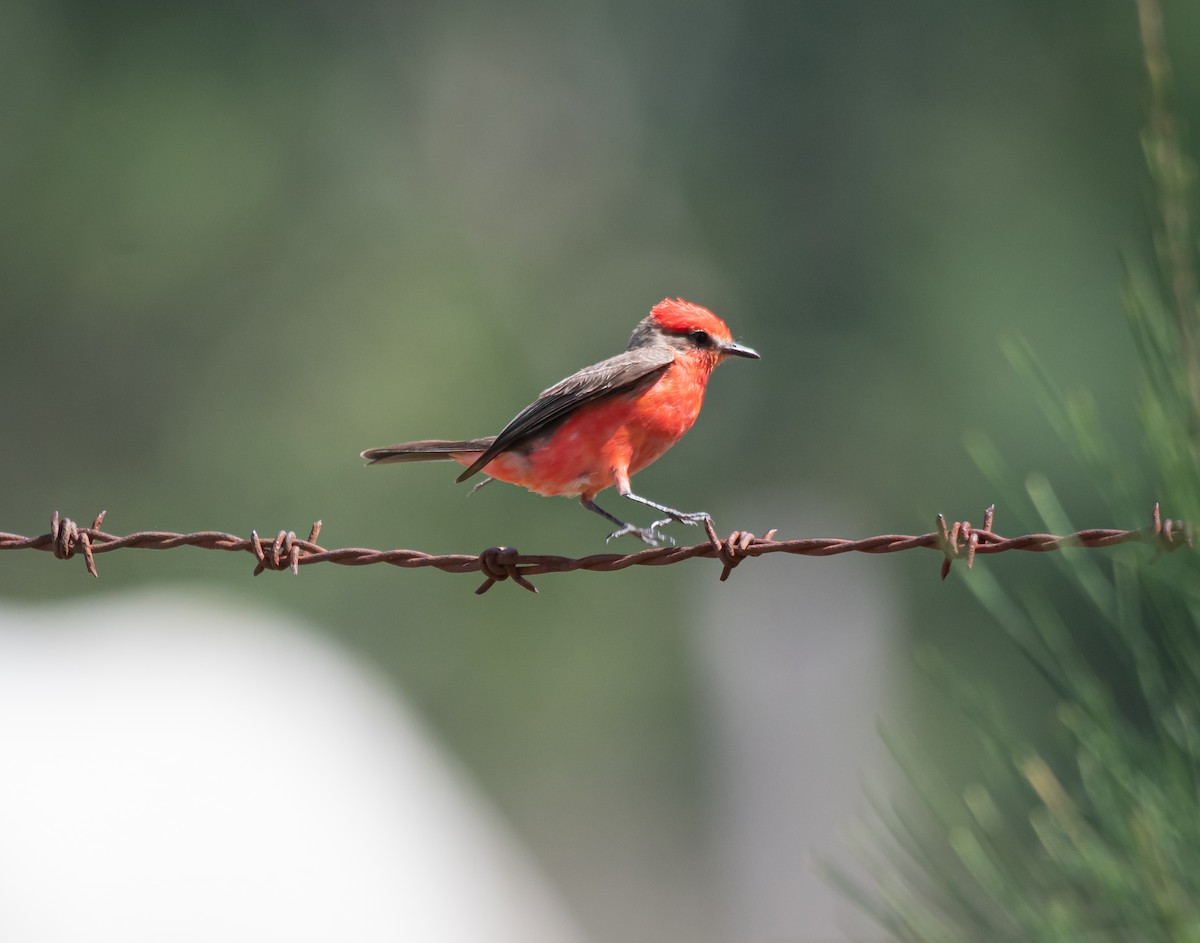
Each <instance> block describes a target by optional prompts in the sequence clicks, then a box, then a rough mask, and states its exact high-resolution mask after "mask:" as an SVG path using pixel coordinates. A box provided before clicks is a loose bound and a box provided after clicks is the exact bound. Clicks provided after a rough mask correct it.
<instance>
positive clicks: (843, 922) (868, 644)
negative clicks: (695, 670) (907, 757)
mask: <svg viewBox="0 0 1200 943" xmlns="http://www.w3.org/2000/svg"><path fill="white" fill-rule="evenodd" d="M730 519H734V520H738V521H763V520H769V521H770V525H769V526H771V527H778V528H779V529H780V534H781V539H785V538H788V537H793V536H797V537H798V536H811V537H831V536H832V537H841V536H848V535H853V534H855V533H856V531H855V529H854V527H855V523H856V522H855V520H854V518H853V515H852V514H851V513H850V512H849V511H846V510H844V509H838V508H830V507H828V506H827V505H817V504H815V503H814V502H806V501H805V500H804V498H803V497H802V496H798V495H796V494H777V495H768V496H766V497H764V499H763V500H762V502H761V503H759V504H758V505H756V506H754V507H749V508H746V507H744V508H741V509H739V510H738V511H737V512H736V513H735V514H733V515H731V516H730ZM763 530H766V528H765V527H764V528H763ZM863 533H865V531H864V532H863ZM884 574H885V570H884V568H883V566H881V562H880V561H879V560H878V559H874V558H871V557H864V556H859V555H854V554H846V555H845V556H837V557H830V558H822V557H791V556H784V555H782V554H781V555H776V556H771V557H760V558H758V559H756V560H750V561H747V562H746V563H745V564H744V565H743V566H741V567H740V568H739V569H738V570H737V571H736V572H735V573H734V574H732V575H731V576H730V578H729V581H728V582H726V583H720V584H718V583H715V582H713V583H709V584H706V586H707V588H706V589H705V590H704V591H703V592H699V593H697V594H696V596H697V599H699V600H700V601H701V602H702V603H703V605H704V607H705V608H704V610H703V613H702V614H701V615H699V616H698V617H697V620H698V621H699V622H700V624H701V625H702V627H703V636H702V642H701V657H702V659H703V670H704V672H705V674H706V677H707V685H706V691H707V698H708V701H709V706H710V710H711V721H712V725H713V737H714V741H715V743H714V747H713V754H714V760H713V764H714V773H713V775H714V801H715V807H714V809H713V818H714V825H713V828H714V837H715V856H716V863H717V868H718V871H719V875H718V880H719V884H720V887H721V890H722V893H723V894H724V908H723V910H724V913H725V919H726V921H727V926H726V930H727V933H726V934H725V935H724V938H727V939H734V940H747V941H751V940H754V941H759V940H761V941H777V940H778V941H782V940H787V941H794V943H802V941H822V943H825V941H830V940H846V939H850V940H857V939H878V938H879V935H880V931H879V928H878V927H876V926H875V925H874V924H873V923H871V922H870V921H869V920H868V919H867V918H866V917H865V916H864V915H863V914H861V913H860V912H858V911H857V910H856V909H855V907H854V906H853V905H851V904H849V903H848V902H847V901H846V900H845V899H844V898H843V897H842V896H841V895H840V893H839V892H838V891H837V890H835V889H834V887H833V886H832V885H831V884H830V883H829V881H828V879H827V878H826V877H825V876H824V875H823V874H822V873H821V866H822V865H823V864H836V865H838V866H839V867H841V868H842V869H843V870H845V871H846V872H848V873H851V874H854V875H856V876H858V877H860V878H862V877H864V875H863V874H862V873H861V869H860V868H858V867H856V863H855V858H854V856H853V854H852V853H851V851H850V849H849V846H848V843H847V840H846V836H847V833H853V832H855V831H861V829H860V828H857V826H859V825H860V824H861V823H862V822H863V821H865V820H867V819H868V818H869V816H867V815H866V814H865V805H866V803H865V800H864V796H863V791H862V785H861V784H862V782H863V780H864V778H870V779H871V780H872V793H873V794H886V791H887V790H886V787H884V788H879V770H880V769H884V768H890V764H889V763H888V762H886V758H885V751H884V750H883V748H882V743H881V741H880V739H879V736H878V734H877V732H876V727H877V721H878V718H879V716H880V715H881V713H882V712H883V711H885V710H886V704H887V700H886V691H887V686H888V679H889V676H890V674H891V671H890V668H889V666H890V663H891V660H892V658H893V657H894V654H893V648H892V640H893V639H894V638H895V637H896V634H897V632H898V631H899V630H900V629H901V626H902V622H901V618H900V616H899V615H898V613H897V609H898V606H897V603H898V600H897V596H896V593H895V592H894V591H893V590H892V589H891V588H890V587H889V586H888V584H887V580H886V577H885V575H884Z"/></svg>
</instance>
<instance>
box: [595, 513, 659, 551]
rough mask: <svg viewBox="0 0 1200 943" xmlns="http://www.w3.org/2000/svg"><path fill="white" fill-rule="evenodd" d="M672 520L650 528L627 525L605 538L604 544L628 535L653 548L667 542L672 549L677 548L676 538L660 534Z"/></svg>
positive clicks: (655, 524) (657, 522)
mask: <svg viewBox="0 0 1200 943" xmlns="http://www.w3.org/2000/svg"><path fill="white" fill-rule="evenodd" d="M670 523H671V518H669V517H668V518H664V519H663V520H661V521H655V522H654V523H653V524H651V525H650V526H649V527H637V526H635V525H633V524H626V525H625V526H624V527H622V528H621V529H620V530H614V531H613V532H612V533H611V534H609V535H608V536H607V537H605V538H604V542H605V543H608V542H609V541H610V540H612V539H613V538H614V537H624V536H625V535H626V534H632V535H633V536H634V537H638V538H640V539H641V540H642V541H643V542H644V543H647V544H649V545H650V546H651V547H657V546H658V545H659V544H660V543H662V542H666V543H668V544H670V545H671V546H672V547H673V546H675V538H674V537H672V536H670V535H669V534H663V533H660V532H659V528H660V527H662V526H663V525H665V524H670Z"/></svg>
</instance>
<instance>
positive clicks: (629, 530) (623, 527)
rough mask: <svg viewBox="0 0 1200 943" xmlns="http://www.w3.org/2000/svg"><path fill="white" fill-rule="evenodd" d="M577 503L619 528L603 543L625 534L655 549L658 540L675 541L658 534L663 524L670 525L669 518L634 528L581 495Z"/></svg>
mask: <svg viewBox="0 0 1200 943" xmlns="http://www.w3.org/2000/svg"><path fill="white" fill-rule="evenodd" d="M579 503H580V504H582V505H583V506H584V507H585V508H587V509H588V510H589V511H592V512H593V513H595V514H599V515H600V516H601V517H603V518H604V519H605V520H607V521H611V522H612V523H613V524H616V525H617V527H619V528H620V529H619V530H614V531H613V532H612V533H611V534H609V535H608V536H607V537H606V538H605V539H604V542H605V543H608V542H609V541H610V540H612V539H613V538H614V537H624V536H625V535H626V534H633V535H634V536H635V537H640V538H641V539H642V540H643V541H645V542H646V543H648V544H649V545H650V546H651V547H657V546H658V543H659V541H660V540H665V541H667V542H668V543H671V544H673V543H675V541H674V540H673V539H672V538H671V537H669V536H667V535H666V534H660V533H658V528H660V527H662V526H663V525H664V524H669V523H671V521H670V519H669V518H668V519H667V520H663V521H655V522H654V523H653V524H651V525H650V526H649V527H635V526H634V525H633V524H627V523H625V522H624V521H623V520H621V519H620V518H619V517H617V516H616V515H615V514H609V513H608V511H606V510H604V508H602V507H600V505H598V504H597V503H596V502H595V501H593V500H591V499H590V498H586V497H584V496H582V495H581V496H580V498H579Z"/></svg>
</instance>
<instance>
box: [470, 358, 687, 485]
mask: <svg viewBox="0 0 1200 943" xmlns="http://www.w3.org/2000/svg"><path fill="white" fill-rule="evenodd" d="M674 360H675V351H674V350H672V349H671V348H670V347H639V348H636V349H634V350H627V351H625V352H624V353H622V354H617V356H615V357H610V358H609V359H608V360H602V361H600V363H597V364H593V365H592V366H590V367H584V368H583V369H582V370H580V371H579V372H578V373H575V374H572V375H571V376H569V377H567V378H566V379H565V380H560V381H559V382H558V383H555V384H554V386H552V387H550V388H548V389H546V390H543V391H542V393H541V395H540V396H538V398H537V399H536V400H534V401H533V402H532V403H530V404H529V405H528V406H526V407H525V408H524V409H522V410H521V411H520V412H519V413H517V415H516V416H514V417H513V419H512V420H511V421H510V422H509V424H508V425H507V426H505V427H504V428H503V429H502V430H500V434H499V435H498V436H496V441H495V442H493V443H492V444H491V445H490V446H489V447H488V449H487V451H485V452H484V453H483V454H482V455H480V456H479V458H477V459H475V461H474V462H472V463H471V465H470V467H469V468H467V470H466V471H464V472H463V473H462V474H461V475H459V476H458V478H457V479H456V481H466V480H467V479H468V478H470V477H471V476H472V475H474V474H475V473H476V472H477V471H479V470H480V469H481V468H483V467H484V466H485V465H487V463H488V462H490V461H491V460H492V459H494V458H495V457H496V456H497V455H499V454H500V453H501V452H506V451H508V450H509V449H511V448H513V447H514V446H517V445H519V444H521V443H522V442H525V441H528V440H529V439H532V438H534V437H536V436H538V435H541V434H542V433H544V432H547V431H549V430H550V429H551V428H553V427H554V426H556V425H557V424H558V423H560V422H562V421H563V420H564V419H566V418H567V417H568V416H569V415H571V413H573V412H574V411H575V410H576V409H578V408H579V407H580V406H583V405H585V404H587V403H594V402H597V401H598V400H603V399H607V398H609V397H610V396H618V395H620V394H621V393H626V392H629V391H631V390H633V389H634V388H635V387H637V386H639V385H641V384H643V383H649V382H652V381H653V380H654V379H657V378H658V376H659V374H661V373H662V372H663V371H664V370H666V369H667V367H668V366H670V364H671V363H672V362H673V361H674Z"/></svg>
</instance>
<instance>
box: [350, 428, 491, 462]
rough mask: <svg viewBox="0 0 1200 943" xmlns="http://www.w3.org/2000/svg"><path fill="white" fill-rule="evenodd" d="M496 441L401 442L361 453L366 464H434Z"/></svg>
mask: <svg viewBox="0 0 1200 943" xmlns="http://www.w3.org/2000/svg"><path fill="white" fill-rule="evenodd" d="M494 441H496V437H495V436H494V435H493V436H485V437H484V438H482V439H421V440H419V441H417V442H401V443H400V444H399V445H385V446H384V447H383V448H379V449H367V450H366V451H365V452H363V453H362V457H363V458H365V459H366V460H367V462H368V464H371V465H383V464H386V463H388V462H436V461H439V460H443V459H444V460H446V461H454V458H455V456H456V455H461V454H462V453H464V452H467V453H469V452H483V451H485V450H486V449H487V447H488V446H489V445H491V444H492V443H493V442H494Z"/></svg>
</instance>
